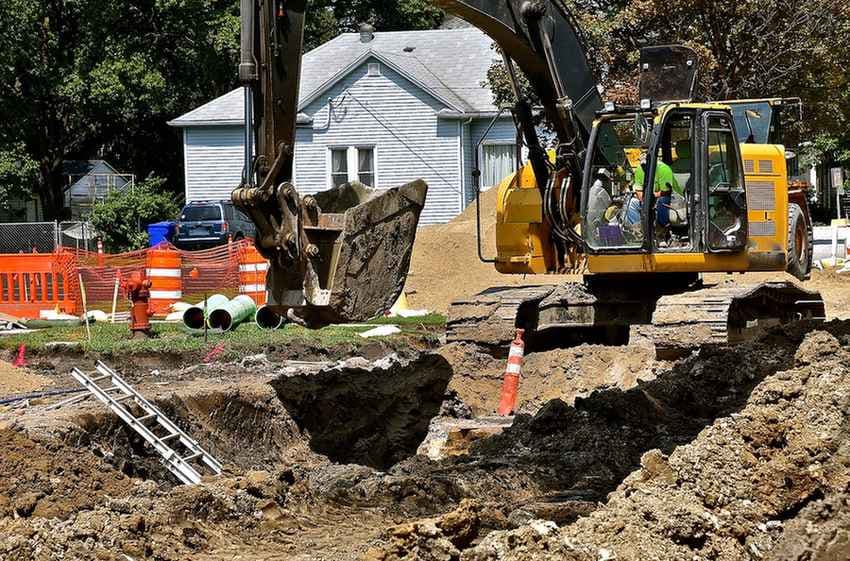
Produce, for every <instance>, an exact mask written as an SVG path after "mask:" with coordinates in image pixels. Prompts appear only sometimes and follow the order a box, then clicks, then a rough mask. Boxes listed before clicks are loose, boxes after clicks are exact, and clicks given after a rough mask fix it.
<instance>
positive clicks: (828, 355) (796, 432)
mask: <svg viewBox="0 0 850 561" xmlns="http://www.w3.org/2000/svg"><path fill="white" fill-rule="evenodd" d="M827 328H828V329H830V330H831V331H833V333H835V335H836V336H837V337H838V338H837V337H836V336H834V335H832V334H830V333H827V332H815V333H812V334H811V335H809V336H807V337H806V338H805V341H803V343H802V344H801V345H800V347H799V349H796V345H787V344H783V340H784V341H785V343H793V340H794V339H795V338H796V337H795V335H796V334H789V333H785V334H783V335H782V336H777V337H774V339H773V340H772V341H767V346H766V347H761V348H760V349H759V348H755V349H753V348H751V349H750V350H749V351H748V352H744V353H741V354H733V353H736V351H726V354H727V357H726V359H727V360H726V361H725V367H723V364H722V363H720V362H713V363H712V362H710V361H709V362H704V361H701V362H700V364H693V365H692V372H691V375H690V376H689V377H684V378H683V379H682V382H681V383H682V384H685V385H684V386H683V385H681V384H677V383H676V382H675V381H674V380H672V379H671V380H669V381H668V382H669V385H668V388H667V391H665V389H664V387H663V386H661V385H659V384H663V383H664V379H663V377H660V378H659V379H658V380H657V381H655V382H650V383H648V384H645V385H641V386H639V389H637V390H632V391H631V392H626V393H625V394H622V397H620V398H617V397H616V396H613V395H611V396H610V397H611V398H613V401H611V402H609V403H608V404H607V407H608V410H607V411H604V410H603V409H600V406H601V405H603V403H601V402H600V401H599V398H597V395H598V394H594V395H593V396H591V397H590V398H589V399H588V400H586V401H585V400H577V402H576V409H571V408H568V407H566V406H565V405H550V406H547V407H546V408H544V409H543V410H542V411H541V412H540V413H539V414H538V415H537V416H536V417H535V418H533V419H530V420H528V421H524V422H521V423H520V424H519V426H518V427H516V429H515V430H511V431H507V432H506V433H505V434H504V435H503V436H501V437H496V438H494V439H491V441H490V442H485V443H482V445H481V447H480V450H479V455H481V454H487V453H488V451H489V450H492V448H493V447H494V446H499V445H500V443H499V440H502V441H507V440H513V441H514V443H513V444H514V445H516V444H517V443H516V442H515V441H516V440H518V439H519V440H520V441H521V442H522V443H523V444H525V445H527V446H530V447H533V449H534V452H533V454H534V456H533V457H534V458H538V457H540V456H541V452H543V450H541V445H542V443H545V442H546V441H547V440H548V439H549V438H552V439H554V440H556V441H557V442H551V444H550V446H549V457H548V459H549V460H550V462H551V463H552V466H553V468H554V469H555V471H561V470H563V469H564V468H565V467H566V466H568V465H569V464H570V463H573V464H578V463H580V461H579V462H576V460H575V459H572V456H574V455H576V454H577V452H578V450H576V449H575V448H574V447H573V446H572V445H571V444H570V443H569V442H566V443H565V444H566V445H564V443H563V440H564V439H563V433H564V432H567V431H570V432H573V433H576V432H577V433H578V434H579V435H580V438H583V439H585V445H586V448H585V449H586V450H594V449H596V450H598V449H599V448H604V447H605V446H606V444H607V443H606V442H605V439H607V438H613V437H615V434H614V433H613V432H609V431H607V430H605V423H601V422H599V421H601V420H602V419H598V420H597V422H596V423H594V424H595V426H596V430H595V431H594V432H593V434H590V433H585V431H584V428H583V422H582V421H583V418H587V417H588V416H593V415H594V414H595V415H599V414H603V413H604V417H608V418H609V419H610V420H611V421H613V420H614V419H617V418H618V417H619V422H618V423H612V422H610V421H609V422H608V423H607V424H608V426H610V427H611V429H612V431H613V429H614V426H615V425H620V426H621V427H622V430H621V434H620V436H619V438H618V439H617V440H618V442H616V443H615V446H614V447H613V449H611V450H610V452H611V453H615V454H618V455H620V457H621V458H622V460H624V461H621V462H611V461H610V460H609V461H608V465H609V468H613V469H616V468H617V467H618V466H619V467H622V468H626V467H627V465H628V461H629V459H628V458H627V457H626V456H628V455H629V454H632V453H634V452H636V451H637V449H636V446H635V445H634V443H635V442H639V441H640V442H642V443H643V444H644V445H647V444H653V445H652V446H651V447H650V448H648V449H646V450H645V452H644V453H643V454H642V457H641V458H640V469H638V470H637V471H635V472H633V473H631V475H629V476H628V477H626V478H625V480H623V481H622V483H621V484H619V485H618V486H617V488H616V490H615V491H614V492H613V493H612V494H611V495H610V497H609V498H608V502H607V504H606V506H604V507H603V508H600V509H598V510H597V511H596V512H594V513H593V514H591V515H589V516H587V517H584V518H581V519H579V520H578V521H577V522H576V523H574V524H572V525H569V526H566V527H564V528H561V529H558V528H557V527H556V526H554V525H553V524H546V525H542V526H541V525H540V524H529V525H525V526H523V527H521V528H519V529H517V530H514V531H510V532H494V533H491V534H490V535H488V536H487V537H486V538H484V539H483V541H482V542H481V543H480V544H478V545H477V546H476V547H474V548H472V549H469V550H467V551H464V552H463V554H462V556H461V559H463V560H464V561H495V560H508V559H522V560H524V561H525V560H535V559H540V560H543V559H552V558H553V556H558V557H559V558H563V559H574V560H588V561H589V560H597V559H620V560H632V559H633V560H639V559H647V558H653V559H729V560H732V559H746V558H764V557H765V556H767V555H768V554H769V553H770V552H771V551H773V550H775V549H776V551H777V555H779V556H778V557H776V558H777V559H808V558H809V557H806V556H805V555H804V554H803V553H795V552H794V551H793V550H790V549H789V548H790V547H791V546H792V544H800V537H801V536H805V535H807V533H808V537H807V538H806V539H805V542H804V543H803V545H801V546H799V547H802V548H803V549H804V550H805V549H806V548H808V550H814V551H818V552H828V551H829V550H830V548H831V550H832V551H841V549H840V548H841V547H844V544H845V543H846V542H842V541H841V539H843V538H844V537H846V530H845V529H844V528H845V526H844V525H845V524H846V512H843V513H842V514H841V515H840V516H836V515H833V514H830V515H828V516H826V517H825V516H824V514H823V513H824V512H829V511H830V509H838V510H842V509H843V508H844V507H843V506H842V505H844V504H846V503H845V501H844V499H832V502H831V503H823V504H820V506H815V505H816V504H817V503H816V502H817V501H818V500H820V499H821V498H823V497H827V498H829V497H832V496H833V495H840V494H842V493H843V492H844V491H845V490H846V489H847V487H848V483H850V471H848V469H847V465H848V462H850V439H848V436H850V435H848V427H850V377H848V376H847V374H848V372H847V371H848V364H849V363H850V362H848V361H850V353H848V348H847V346H848V340H847V326H846V325H841V324H838V325H836V324H833V325H831V326H828V327H827ZM788 339H790V340H788ZM771 343H772V344H773V345H774V346H773V349H774V351H777V352H775V354H773V355H771V354H770V353H769V352H767V351H769V348H770V344H771ZM783 349H785V353H784V354H783V353H782V352H781V351H782V350H783ZM795 350H796V353H795V352H794V351H795ZM789 354H790V357H789ZM789 359H790V360H789ZM759 368H761V369H762V370H763V371H762V372H761V373H759V372H758V370H757V369H759ZM754 370H755V371H754ZM770 370H773V372H770ZM750 377H752V383H753V385H754V386H755V387H754V389H753V390H752V393H751V395H750V394H749V391H747V388H746V386H747V384H746V382H745V380H746V379H747V378H750ZM736 379H737V380H736ZM724 382H725V383H724ZM741 382H744V383H741ZM724 385H725V388H724ZM648 386H651V387H652V389H650V390H648V391H647V387H648ZM718 390H719V391H718ZM724 390H725V391H724ZM610 392H611V391H610V390H609V391H608V392H601V394H600V395H604V394H606V393H608V394H609V395H610ZM635 392H639V393H644V394H645V396H646V400H645V401H644V403H643V405H642V406H641V405H640V402H639V401H635V400H634V399H628V398H627V396H629V395H632V396H633V395H635ZM715 392H716V395H715V396H714V397H712V396H711V394H712V393H715ZM689 394H690V399H689ZM593 401H596V404H595V405H591V403H592V402H593ZM616 401H619V402H620V405H621V407H618V408H612V407H611V406H612V405H614V403H615V402H616ZM736 402H738V403H736ZM554 403H557V402H554ZM671 405H676V406H677V408H678V409H679V411H680V414H679V415H676V414H675V410H674V409H673V408H671ZM636 406H637V407H636ZM712 408H715V411H714V412H713V413H712V412H711V409H712ZM686 412H687V413H689V414H688V415H685V413H686ZM680 415H681V416H680ZM712 415H714V416H716V417H718V420H717V421H715V422H713V423H707V426H706V428H705V430H702V431H700V430H699V427H698V425H699V419H700V418H701V417H702V418H703V419H705V418H706V417H710V416H712ZM604 417H603V418H604ZM639 417H644V422H643V423H640V426H641V427H642V428H640V429H637V426H638V424H637V423H633V422H629V421H630V420H635V419H636V418H639ZM652 417H655V418H654V423H653V422H652V421H651V419H652ZM653 424H655V426H654V427H652V425H653ZM544 429H545V430H544ZM646 431H649V432H650V433H655V434H654V435H653V434H651V435H650V436H651V438H649V439H647V438H646V436H647V434H646ZM532 432H535V433H537V438H535V439H534V440H526V439H525V438H524V437H523V434H531V433H532ZM517 433H518V434H517ZM642 433H643V434H642ZM687 433H690V437H686V434H687ZM697 435H698V436H697ZM518 437H519V438H518ZM505 443H506V442H505ZM503 444H504V443H503ZM517 450H519V451H521V452H520V453H521V454H523V455H524V454H525V450H524V449H523V448H522V447H521V446H518V447H517ZM545 459H547V458H546V455H543V457H542V458H540V460H537V461H541V460H543V461H545ZM574 467H577V468H579V469H578V470H577V471H578V472H579V473H585V474H586V473H592V469H590V468H591V467H592V466H589V465H575V466H574ZM611 475H612V477H611V479H609V481H608V483H614V482H615V481H618V480H620V475H619V474H616V473H612V474H611ZM563 483H564V481H562V484H563ZM584 484H585V485H586V484H587V482H585V483H584ZM591 486H593V484H591ZM561 488H562V489H563V487H561ZM829 505H833V506H832V507H830V506H829ZM807 507H808V508H807ZM818 518H828V519H829V521H830V522H829V524H828V525H827V527H831V529H832V535H833V536H837V537H838V539H839V541H838V542H835V541H829V540H826V541H824V540H823V537H824V536H823V535H820V536H817V537H812V533H813V532H814V530H813V529H812V527H811V525H809V524H807V523H806V522H805V521H806V520H808V521H812V520H817V519H818ZM778 544H779V545H781V544H785V547H784V549H782V551H785V552H788V553H782V551H780V549H779V548H778ZM795 547H797V546H796V545H795ZM837 548H838V549H837ZM797 551H800V550H799V549H798V550H797ZM782 555H784V557H783V556H782ZM789 555H790V556H789ZM795 555H796V556H795ZM823 555H827V553H823ZM409 558H411V559H413V558H416V557H409ZM821 558H822V559H827V558H829V559H837V557H828V556H827V557H821ZM842 558H843V557H842Z"/></svg>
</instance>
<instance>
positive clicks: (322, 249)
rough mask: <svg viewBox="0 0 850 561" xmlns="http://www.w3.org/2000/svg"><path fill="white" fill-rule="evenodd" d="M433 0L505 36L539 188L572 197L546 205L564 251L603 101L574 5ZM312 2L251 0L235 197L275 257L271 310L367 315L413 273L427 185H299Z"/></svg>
mask: <svg viewBox="0 0 850 561" xmlns="http://www.w3.org/2000/svg"><path fill="white" fill-rule="evenodd" d="M433 1H434V4H436V5H437V6H439V7H441V8H443V9H445V10H446V11H447V12H449V13H452V14H455V15H457V16H459V17H461V18H463V19H465V20H467V21H469V22H470V23H472V24H473V25H475V26H476V27H478V28H480V29H481V30H482V31H484V32H485V33H486V34H488V35H489V36H490V37H491V38H492V39H493V40H494V41H495V42H496V43H497V44H498V46H499V48H500V50H501V51H502V54H503V56H504V58H505V63H506V65H507V68H508V69H509V72H510V74H511V76H512V80H513V82H514V86H515V90H516V92H517V94H518V95H517V98H518V102H517V104H516V106H515V107H514V116H515V118H516V120H517V122H518V124H519V126H520V128H521V131H522V134H523V138H524V141H525V144H526V146H527V148H528V150H529V161H530V163H531V165H532V168H533V169H534V172H535V178H536V181H537V185H538V189H539V190H540V191H541V195H542V196H543V197H544V199H543V200H544V201H551V200H556V201H561V202H563V201H567V203H568V204H566V205H564V204H558V205H549V204H546V205H544V207H545V208H546V213H545V219H546V221H547V222H548V223H549V226H550V227H551V229H552V231H553V236H555V237H556V239H557V240H558V241H560V242H561V243H562V244H563V247H564V250H565V251H566V248H567V246H568V245H569V244H572V245H573V246H574V247H579V246H580V245H581V240H580V239H579V238H578V237H577V235H576V234H575V233H574V231H573V230H572V228H571V227H570V225H571V224H573V223H575V216H571V215H570V211H569V210H567V209H577V208H578V204H577V202H578V201H579V199H580V194H579V191H580V186H581V184H582V181H581V173H582V168H583V166H582V160H583V157H584V151H585V146H586V143H587V139H588V137H589V133H590V130H591V126H592V121H593V118H594V116H595V114H596V112H597V111H598V110H599V109H601V107H602V103H601V100H600V98H599V93H598V90H597V87H596V84H595V81H594V80H593V76H592V73H591V72H590V68H589V65H588V63H587V58H586V54H585V52H586V50H585V48H584V46H583V43H582V39H581V36H580V34H579V32H578V31H577V27H576V26H575V25H574V24H573V20H572V17H571V15H570V13H569V11H568V10H567V8H566V6H565V5H564V3H563V2H562V1H560V0H547V1H529V0H524V1H520V0H468V1H463V2H461V1H455V0H433ZM306 9H307V0H241V20H242V37H241V61H240V66H239V77H240V81H241V83H242V84H243V86H244V88H245V127H246V134H245V147H246V148H245V150H246V151H245V170H244V173H243V180H242V185H240V186H239V188H237V189H236V190H235V191H234V192H233V200H234V203H235V204H236V205H237V206H239V207H240V208H241V209H242V210H243V211H244V212H246V213H247V214H248V215H249V216H250V217H251V219H252V220H253V221H254V222H255V224H256V226H257V239H256V244H257V248H258V249H259V251H260V252H261V253H262V254H263V255H264V256H265V257H266V258H267V259H269V261H270V264H271V267H270V271H269V274H268V279H267V288H268V296H269V309H270V310H271V312H272V313H274V314H279V315H282V316H286V317H288V319H290V320H291V321H295V322H297V323H301V324H303V325H307V326H308V327H321V326H323V325H327V324H329V323H335V322H340V323H342V322H353V321H363V320H365V319H368V318H370V317H373V316H375V315H377V314H379V313H381V312H383V311H385V310H387V309H388V308H389V307H390V306H392V304H393V302H394V301H395V299H396V298H397V297H398V296H399V294H400V293H401V291H402V289H403V287H404V282H405V280H406V277H407V273H408V269H409V265H410V256H411V253H412V249H413V242H414V238H415V234H416V228H417V226H418V222H419V217H420V214H421V212H422V209H423V207H424V204H425V196H426V193H427V186H426V185H425V183H424V182H422V181H415V182H413V183H410V184H408V185H404V186H401V187H397V188H394V189H385V190H374V189H370V188H368V187H367V186H364V185H361V184H359V183H352V184H345V185H342V186H340V187H337V188H334V189H332V190H330V191H325V192H323V193H318V194H315V195H307V196H303V197H302V196H301V195H300V194H299V191H298V189H297V188H296V186H295V185H294V184H293V179H294V178H293V168H294V165H293V163H294V158H295V136H296V126H297V117H298V94H299V86H300V75H301V60H302V47H303V38H304V18H305V12H306ZM515 66H518V67H519V68H520V69H521V70H522V71H523V73H524V74H525V75H526V76H527V77H528V79H529V80H530V82H531V84H532V87H533V88H534V90H535V92H536V93H537V97H538V99H539V101H540V103H541V104H542V115H543V117H544V118H545V119H546V121H547V124H548V128H549V129H550V130H552V131H554V133H555V135H556V138H557V140H556V143H555V146H553V147H550V146H544V145H543V142H542V141H541V139H540V137H539V135H538V132H537V130H538V129H537V125H538V120H539V119H538V113H539V111H537V110H536V108H535V107H532V104H531V102H530V101H529V100H527V99H524V98H523V97H522V96H521V95H520V94H519V92H520V89H519V87H518V85H517V79H516V76H517V73H516V70H515ZM551 148H554V150H555V154H556V158H555V159H554V163H553V161H552V159H551V158H550V157H549V154H548V150H549V149H551ZM563 190H566V192H563ZM570 201H572V204H569V203H570Z"/></svg>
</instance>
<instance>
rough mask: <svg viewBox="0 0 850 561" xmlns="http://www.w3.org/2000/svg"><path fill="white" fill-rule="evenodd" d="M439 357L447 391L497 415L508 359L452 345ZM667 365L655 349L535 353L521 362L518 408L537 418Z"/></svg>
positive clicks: (589, 347) (584, 347) (648, 377)
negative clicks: (448, 371)
mask: <svg viewBox="0 0 850 561" xmlns="http://www.w3.org/2000/svg"><path fill="white" fill-rule="evenodd" d="M439 352H440V354H441V355H443V356H444V357H445V358H446V360H447V361H448V362H449V363H450V364H451V365H452V370H453V372H454V375H453V377H452V380H451V382H450V383H449V389H450V390H453V391H454V392H456V394H457V397H458V398H460V400H461V401H463V402H464V403H465V404H466V405H467V406H469V407H470V408H471V409H472V411H473V413H474V414H476V415H490V414H493V413H495V411H496V408H497V407H498V405H499V394H500V388H501V385H502V378H503V377H504V372H505V363H506V362H505V359H504V358H494V357H493V356H491V355H490V354H488V353H485V352H483V351H481V350H480V349H478V348H477V347H475V346H474V345H469V344H464V343H451V344H449V345H446V346H445V347H443V348H442V349H440V351H439ZM664 368H669V364H667V363H662V362H656V361H655V356H654V352H653V350H652V348H650V347H641V346H635V345H633V346H630V347H628V348H625V347H605V346H601V345H581V346H579V347H575V348H570V349H558V350H554V351H547V352H539V353H531V354H528V355H527V356H526V357H525V360H524V362H523V367H522V369H523V375H522V380H521V385H520V391H519V404H518V410H519V411H520V412H522V413H529V414H534V413H536V412H537V411H539V410H540V408H541V407H543V406H544V405H545V404H546V403H548V402H549V401H551V400H553V399H560V400H563V401H564V402H566V403H568V404H572V403H573V402H574V401H575V399H576V397H581V396H585V395H587V394H588V393H590V392H592V391H595V390H600V389H604V388H607V387H611V388H619V389H621V390H629V389H631V388H633V387H635V386H636V385H637V384H638V382H639V381H641V380H642V381H647V380H652V379H653V378H655V376H656V371H658V370H662V369H664Z"/></svg>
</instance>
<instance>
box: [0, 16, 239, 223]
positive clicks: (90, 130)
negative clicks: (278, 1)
mask: <svg viewBox="0 0 850 561" xmlns="http://www.w3.org/2000/svg"><path fill="white" fill-rule="evenodd" d="M237 4H238V2H237V1H236V0H127V1H121V2H118V1H115V0H3V2H2V3H0V29H3V33H2V34H0V61H2V62H0V114H2V115H3V119H2V121H0V154H15V153H21V152H23V156H24V158H23V161H25V162H27V165H26V167H27V170H28V171H29V166H30V164H31V163H34V164H35V166H36V167H37V174H36V175H35V177H34V178H33V177H29V176H25V179H27V180H28V182H29V183H30V185H29V187H30V190H31V191H32V192H33V193H35V194H36V195H37V196H39V197H40V199H41V201H42V203H43V206H44V209H45V212H46V213H47V215H48V218H54V217H57V216H58V215H59V214H60V213H61V209H62V206H63V193H62V190H63V183H64V178H63V177H62V174H61V170H62V162H63V160H72V159H91V158H95V157H102V158H105V159H107V160H109V161H110V162H111V163H113V164H114V165H116V167H118V168H119V169H122V170H124V171H128V172H133V173H135V174H137V175H141V176H143V177H144V176H147V175H148V174H149V173H152V172H153V173H160V174H169V172H173V171H174V170H179V169H180V159H181V154H180V153H179V150H178V147H179V135H178V132H177V131H174V130H173V129H171V128H170V127H168V125H167V121H168V120H169V119H171V118H174V117H176V116H178V115H180V114H181V113H183V112H185V111H188V110H190V109H192V108H194V107H196V106H197V105H199V104H201V103H205V102H207V101H209V100H210V99H211V98H212V97H215V96H216V95H220V94H222V93H225V92H226V91H228V89H229V88H231V87H232V86H233V85H234V84H235V77H236V73H235V70H234V69H235V65H236V60H237V45H238V32H239V25H238V6H237ZM33 179H34V181H33Z"/></svg>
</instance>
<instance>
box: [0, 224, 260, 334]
mask: <svg viewBox="0 0 850 561" xmlns="http://www.w3.org/2000/svg"><path fill="white" fill-rule="evenodd" d="M240 266H242V267H245V270H243V271H241V272H240ZM267 268H268V266H267V264H266V261H265V260H264V259H263V258H262V257H261V256H260V255H259V253H258V252H257V251H256V249H255V248H254V244H253V242H252V241H250V240H240V241H238V242H233V243H230V244H227V245H223V246H220V247H216V248H213V249H208V250H204V251H181V250H179V249H177V248H175V247H174V246H172V245H170V244H162V245H160V246H157V247H155V248H149V249H144V250H139V251H131V252H127V253H120V254H104V253H97V252H96V251H85V250H69V251H63V252H61V253H58V254H35V255H33V254H14V255H0V312H6V313H8V314H10V315H14V316H17V317H27V318H29V317H38V313H39V312H40V311H41V310H44V309H53V308H55V307H56V305H57V304H59V305H60V308H61V309H62V310H63V311H67V312H68V313H81V312H82V305H81V304H79V302H80V299H79V286H78V284H79V283H78V282H77V275H78V274H79V275H80V276H81V277H82V279H83V284H84V286H85V290H86V298H87V303H88V308H89V309H90V310H102V311H105V312H110V311H111V310H112V303H113V297H114V296H115V286H116V281H117V282H119V283H120V279H122V278H128V277H129V276H131V275H132V274H133V273H143V274H145V275H146V276H147V277H148V278H150V280H151V282H153V284H154V286H153V287H152V296H153V298H152V306H151V307H152V308H153V309H154V311H155V313H157V314H159V315H162V314H167V313H168V312H169V311H170V309H169V308H170V307H171V305H172V304H174V303H175V302H177V301H184V302H191V303H196V302H200V301H201V300H203V299H204V297H205V296H206V295H210V294H224V295H226V296H229V297H233V296H236V295H238V294H239V293H240V291H242V293H244V294H248V295H249V296H251V297H253V298H254V299H255V300H256V301H257V303H258V304H262V303H264V302H265V269H267ZM195 271H196V272H197V274H193V272H195ZM116 304H117V305H116V311H117V312H127V311H129V309H130V305H129V302H128V301H127V299H126V297H125V296H124V295H123V293H122V292H121V291H120V290H119V293H118V298H117V302H116ZM24 312H27V314H28V315H26V316H22V315H21V314H22V313H24Z"/></svg>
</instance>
